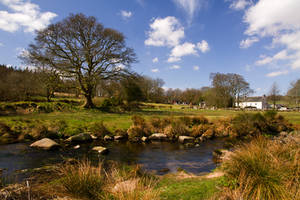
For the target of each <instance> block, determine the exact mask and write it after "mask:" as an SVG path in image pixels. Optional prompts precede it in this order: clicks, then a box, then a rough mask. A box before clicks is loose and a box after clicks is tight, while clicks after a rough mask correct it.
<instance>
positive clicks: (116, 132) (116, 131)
mask: <svg viewBox="0 0 300 200" xmlns="http://www.w3.org/2000/svg"><path fill="white" fill-rule="evenodd" d="M115 135H119V136H125V137H127V136H128V134H127V132H126V130H123V129H116V130H115Z"/></svg>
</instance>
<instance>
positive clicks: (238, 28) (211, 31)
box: [0, 0, 300, 95]
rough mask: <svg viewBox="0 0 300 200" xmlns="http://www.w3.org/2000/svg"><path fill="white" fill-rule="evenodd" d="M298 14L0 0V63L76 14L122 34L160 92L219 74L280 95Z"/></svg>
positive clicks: (130, 1)
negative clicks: (162, 88) (161, 83)
mask: <svg viewBox="0 0 300 200" xmlns="http://www.w3.org/2000/svg"><path fill="white" fill-rule="evenodd" d="M299 10H300V1H299V0H284V1H283V0H88V1H84V0H43V1H38V0H31V1H29V0H0V55H1V57H0V63H1V64H7V65H13V66H20V65H21V63H20V61H19V60H18V58H17V56H18V54H20V53H21V52H22V51H23V50H24V48H26V47H27V46H28V44H29V43H30V42H32V41H33V38H34V36H35V34H34V30H38V29H41V28H44V27H46V26H47V25H48V24H50V23H55V22H57V21H60V20H62V19H63V18H65V17H67V16H69V14H70V13H79V12H81V13H84V14H86V15H91V16H95V17H96V18H97V19H98V21H99V22H101V23H102V24H103V25H104V26H105V27H110V28H114V29H117V30H119V31H121V32H123V33H124V35H125V36H126V38H127V40H126V41H127V45H128V46H130V47H132V48H133V49H134V50H135V52H136V54H137V57H138V60H139V62H138V63H135V64H133V69H134V70H135V71H137V72H139V73H141V74H144V75H148V76H151V77H153V78H156V77H159V78H162V79H163V80H164V81H165V87H166V88H180V89H185V88H201V87H203V86H208V85H210V80H209V74H210V73H211V72H221V73H238V74H241V75H243V76H244V77H245V79H246V80H247V81H248V82H249V83H250V86H251V88H253V89H254V90H255V91H256V95H261V94H267V93H268V91H269V88H270V86H271V85H272V83H273V82H275V81H276V82H277V83H278V85H279V87H280V89H281V91H282V93H285V92H286V91H287V89H288V88H289V85H290V82H291V81H295V80H297V79H299V78H300V14H299Z"/></svg>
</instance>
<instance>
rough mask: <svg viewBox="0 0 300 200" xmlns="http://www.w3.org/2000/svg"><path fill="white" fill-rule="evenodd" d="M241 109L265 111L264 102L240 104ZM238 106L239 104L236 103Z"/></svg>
mask: <svg viewBox="0 0 300 200" xmlns="http://www.w3.org/2000/svg"><path fill="white" fill-rule="evenodd" d="M239 104H240V105H239V106H240V107H241V108H245V107H249V106H251V107H256V108H257V109H260V110H261V109H263V102H261V101H258V102H240V103H239ZM236 105H237V103H236Z"/></svg>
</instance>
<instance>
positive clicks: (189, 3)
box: [173, 0, 207, 21]
mask: <svg viewBox="0 0 300 200" xmlns="http://www.w3.org/2000/svg"><path fill="white" fill-rule="evenodd" d="M173 1H174V3H175V4H176V6H177V7H179V8H181V9H183V10H184V11H185V12H186V13H187V15H188V17H189V21H191V20H192V19H193V17H194V15H195V13H196V11H197V10H199V9H201V7H203V6H204V5H205V3H207V1H206V0H173Z"/></svg>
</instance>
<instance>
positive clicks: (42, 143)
mask: <svg viewBox="0 0 300 200" xmlns="http://www.w3.org/2000/svg"><path fill="white" fill-rule="evenodd" d="M30 147H36V148H41V149H44V150H52V149H55V148H58V147H59V144H57V143H56V142H55V141H53V140H51V139H49V138H43V139H41V140H38V141H36V142H34V143H32V144H31V145H30Z"/></svg>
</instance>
